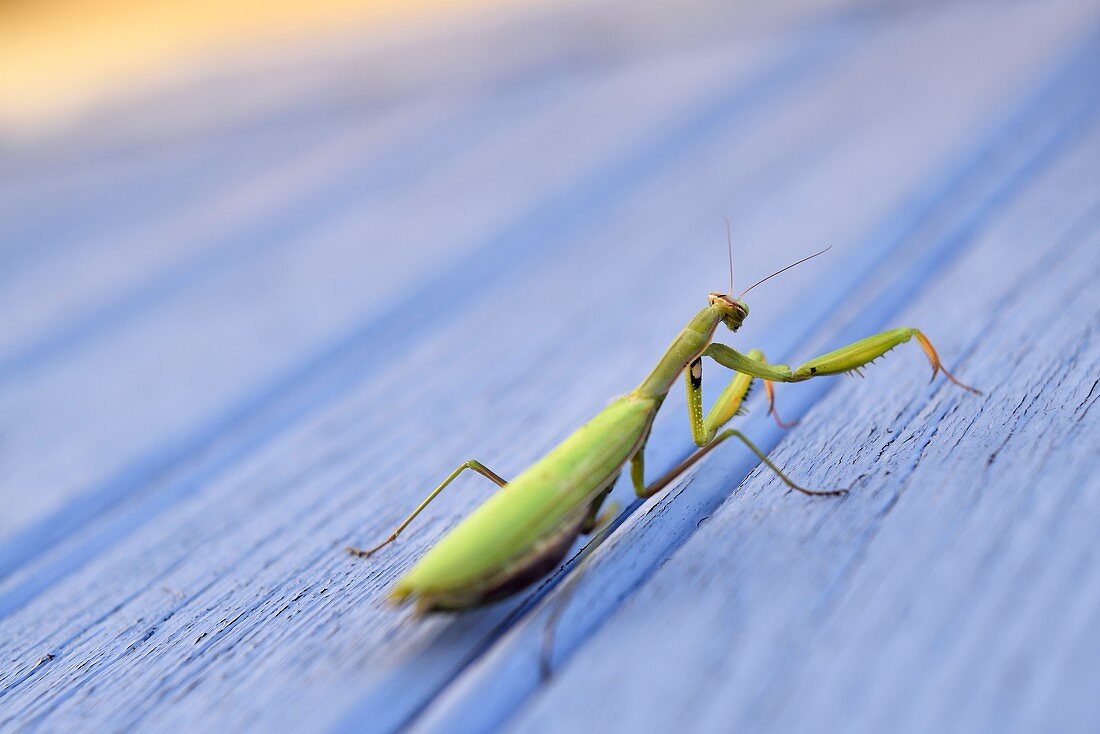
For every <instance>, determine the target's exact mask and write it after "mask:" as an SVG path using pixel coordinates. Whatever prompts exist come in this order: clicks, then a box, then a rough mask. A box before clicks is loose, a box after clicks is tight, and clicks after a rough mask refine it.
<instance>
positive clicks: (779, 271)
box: [737, 245, 833, 299]
mask: <svg viewBox="0 0 1100 734" xmlns="http://www.w3.org/2000/svg"><path fill="white" fill-rule="evenodd" d="M831 249H833V246H832V245H829V246H828V247H826V248H825V249H824V250H822V251H821V252H815V253H814V254H812V255H810V256H809V257H804V258H802V259H801V260H799V261H798V262H793V263H791V264H790V265H788V266H787V267H785V268H780V269H779V270H776V271H775V272H774V273H772V274H771V275H769V276H768V277H767V278H761V279H760V280H758V281H756V282H755V283H753V284H752V285H750V286H749V287H748V288H746V289H745V290H744V292H743V293H741V295H739V296H738V297H737V298H738V299H741V298H744V297H745V293H748V292H749V291H751V290H752V289H753V288H755V287H756V286H758V285H760V284H761V283H764V282H766V281H769V280H771V279H772V278H774V277H775V276H777V275H779V274H780V273H785V272H787V271H788V270H790V269H791V268H793V267H794V266H795V265H801V264H802V263H804V262H806V261H807V260H813V259H814V258H815V257H817V256H818V255H824V254H825V253H826V252H828V251H829V250H831Z"/></svg>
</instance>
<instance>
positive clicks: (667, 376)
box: [635, 302, 723, 398]
mask: <svg viewBox="0 0 1100 734" xmlns="http://www.w3.org/2000/svg"><path fill="white" fill-rule="evenodd" d="M722 318H723V312H722V308H721V307H720V306H718V305H716V304H715V303H713V302H712V303H711V304H710V305H708V306H707V307H706V308H704V309H703V310H702V311H700V312H699V313H697V314H695V317H694V318H692V319H691V321H689V322H688V324H687V326H685V327H684V328H683V330H681V331H680V333H679V334H677V335H676V338H675V339H673V340H672V344H670V345H669V347H668V351H666V352H665V354H664V356H663V357H661V360H660V361H659V362H657V366H656V367H654V368H653V371H652V372H650V373H649V377H647V378H645V381H644V382H642V384H641V385H639V386H638V388H637V390H635V392H636V393H637V394H639V395H645V396H646V397H660V398H663V397H664V396H665V395H667V394H668V391H669V390H670V389H671V388H672V385H673V383H675V382H676V380H678V379H679V377H680V373H681V372H683V371H684V368H685V367H686V366H688V365H689V364H691V363H692V362H693V361H694V360H695V358H696V357H698V356H699V355H700V354H702V353H703V350H705V349H706V348H707V345H708V344H710V340H711V339H712V338H714V330H715V329H717V328H718V324H719V323H720V322H721V321H722Z"/></svg>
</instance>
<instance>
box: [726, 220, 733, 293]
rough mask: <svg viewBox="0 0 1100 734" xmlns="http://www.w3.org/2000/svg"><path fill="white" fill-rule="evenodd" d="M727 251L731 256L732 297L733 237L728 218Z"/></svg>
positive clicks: (731, 284)
mask: <svg viewBox="0 0 1100 734" xmlns="http://www.w3.org/2000/svg"><path fill="white" fill-rule="evenodd" d="M725 219H726V250H727V251H728V252H729V256H730V295H731V296H732V295H733V235H732V234H730V218H729V217H726V218H725Z"/></svg>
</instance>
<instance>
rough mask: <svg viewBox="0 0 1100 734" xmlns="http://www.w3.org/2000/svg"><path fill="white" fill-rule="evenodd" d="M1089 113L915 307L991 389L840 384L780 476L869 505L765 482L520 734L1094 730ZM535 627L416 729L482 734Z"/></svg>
mask: <svg viewBox="0 0 1100 734" xmlns="http://www.w3.org/2000/svg"><path fill="white" fill-rule="evenodd" d="M1097 52H1098V51H1097V50H1096V49H1095V48H1094V54H1095V53H1097ZM1090 58H1091V59H1092V61H1091V62H1090V65H1091V64H1094V63H1095V58H1096V57H1095V55H1094V56H1092V57H1090ZM1092 107H1093V113H1092V118H1091V125H1090V126H1089V128H1088V129H1087V134H1086V135H1082V134H1081V133H1080V132H1077V133H1075V134H1073V135H1071V136H1069V137H1068V139H1067V140H1066V143H1065V144H1063V145H1062V146H1060V147H1059V148H1058V149H1057V154H1056V157H1054V159H1053V160H1050V159H1049V158H1048V161H1047V163H1046V164H1045V165H1044V166H1043V169H1041V170H1040V171H1038V172H1037V175H1035V174H1034V173H1033V175H1032V176H1030V177H1029V178H1028V179H1027V180H1026V182H1025V183H1024V186H1023V189H1022V191H1019V192H1018V193H1016V194H1014V195H1013V196H1011V197H1009V198H1008V199H1006V200H1005V201H1004V203H1003V204H1002V205H1000V206H998V207H996V208H995V210H994V211H993V212H992V216H988V217H984V218H983V221H982V223H981V225H980V226H979V227H977V228H975V230H974V235H973V236H971V237H968V238H966V240H965V241H964V242H962V243H961V245H962V246H963V247H965V249H966V254H965V255H964V256H963V257H962V258H961V259H960V260H959V261H958V262H957V263H956V264H954V265H952V266H951V267H950V268H949V269H948V271H947V272H946V273H944V274H943V275H942V276H938V277H936V278H935V279H934V280H933V281H932V283H930V286H929V287H928V288H926V289H924V290H923V291H922V292H921V294H920V296H919V298H917V299H916V301H915V302H913V303H910V304H909V305H908V306H907V307H906V308H905V311H904V313H903V314H901V315H899V318H898V321H897V323H912V324H927V328H928V330H929V331H930V332H931V333H933V334H935V336H936V337H937V342H938V344H939V346H940V349H941V350H942V351H944V352H946V353H948V354H955V355H958V359H957V363H958V364H960V365H961V367H960V371H961V372H963V373H964V374H965V375H966V376H967V377H972V378H973V379H974V380H976V381H978V382H980V383H981V385H982V386H983V387H984V388H986V389H987V390H988V391H989V395H988V397H986V398H985V399H983V400H980V401H975V400H972V399H969V398H968V397H967V396H966V395H964V394H963V393H961V392H960V391H956V390H954V389H953V388H951V387H950V386H949V385H946V384H944V383H942V382H941V383H939V384H937V385H934V386H932V387H930V388H922V386H921V378H922V376H921V375H920V374H919V371H917V370H914V369H913V366H912V364H911V362H912V361H913V359H914V357H915V355H913V354H906V355H903V354H897V355H893V356H891V358H890V359H889V360H887V361H886V362H884V363H882V364H880V365H877V366H876V368H875V370H873V371H868V373H867V379H866V381H858V380H857V381H846V380H841V381H839V383H840V384H838V385H836V387H834V388H833V389H831V390H829V391H828V393H827V394H826V395H825V398H824V400H822V401H821V402H820V403H818V404H816V405H814V406H813V408H812V409H811V410H810V411H809V412H808V414H807V415H806V416H805V417H804V419H803V421H802V424H801V425H800V426H799V428H798V429H796V430H795V431H793V432H791V433H790V434H789V435H788V436H787V438H786V439H785V440H783V441H782V442H780V443H779V445H778V447H777V449H776V451H775V452H774V454H773V458H774V459H776V460H777V461H778V462H779V463H780V464H781V465H783V466H786V467H787V468H788V469H789V470H790V471H791V472H792V473H793V474H795V475H797V476H800V477H813V478H814V484H815V486H834V485H837V484H844V483H848V482H852V481H853V480H855V481H854V486H853V492H852V494H850V495H849V496H848V497H847V498H845V499H844V500H842V501H840V502H816V501H807V500H805V498H802V497H800V496H797V495H791V494H786V495H784V493H783V488H782V485H780V484H779V482H778V481H777V480H775V478H774V477H773V476H771V475H770V473H769V472H767V471H766V470H764V471H760V470H759V469H757V470H756V471H755V472H754V473H753V474H752V475H751V476H750V477H749V479H748V480H747V481H746V482H745V483H744V484H743V485H742V486H741V488H740V490H739V491H738V492H736V493H735V494H734V495H733V496H731V497H730V498H729V499H728V500H727V501H726V502H724V503H723V504H722V506H721V507H720V508H719V509H717V511H715V512H714V513H713V514H712V515H710V516H709V517H708V518H707V519H706V521H705V522H704V523H702V525H701V529H700V531H699V532H698V533H695V534H694V535H693V536H692V537H691V538H690V540H689V541H688V542H687V543H686V544H685V545H684V546H683V548H681V549H680V550H679V551H678V552H677V553H675V554H674V555H673V556H672V558H671V559H670V560H669V561H668V562H667V563H666V564H664V565H663V566H662V567H661V568H660V569H659V570H658V571H657V573H655V574H654V575H653V576H652V578H650V579H649V580H648V581H646V582H645V583H644V585H643V586H642V587H641V588H640V589H638V590H637V592H636V593H634V594H633V595H632V596H631V597H630V598H629V599H628V600H627V601H626V603H625V604H623V606H622V607H621V608H619V609H616V610H615V611H614V612H613V613H612V614H611V615H609V617H608V618H607V619H606V622H604V623H603V625H602V626H601V628H600V629H599V631H598V632H597V633H595V634H594V635H593V636H592V637H591V638H589V639H586V640H585V641H584V643H583V644H582V645H580V646H579V648H578V650H577V652H576V654H575V655H572V656H567V662H565V663H564V664H563V665H562V667H561V669H559V671H558V673H557V675H556V677H555V679H554V680H553V681H552V682H551V683H550V684H549V685H548V686H545V687H544V688H543V689H542V690H540V691H539V692H538V694H537V695H536V696H534V697H533V698H532V700H531V702H530V704H529V705H528V706H527V707H526V708H524V709H522V711H521V712H520V713H519V715H518V716H517V717H516V718H515V719H514V720H512V721H511V722H510V724H511V725H510V727H509V730H512V731H523V732H531V731H558V730H562V729H565V730H595V731H599V730H603V729H605V728H615V729H619V728H623V729H629V730H642V731H666V730H670V729H684V730H698V731H729V730H753V731H755V730H763V731H775V730H779V731H804V730H809V729H815V730H816V729H823V730H828V731H832V730H843V731H883V730H888V731H930V730H936V731H944V730H946V731H1035V730H1046V729H1048V728H1053V729H1056V730H1058V731H1081V732H1085V731H1092V730H1093V729H1094V728H1095V724H1096V722H1097V720H1100V708H1098V707H1097V704H1096V698H1095V695H1094V686H1093V681H1094V680H1095V675H1096V663H1095V661H1096V659H1097V657H1096V653H1097V651H1098V650H1100V636H1098V635H1097V634H1096V632H1095V620H1096V616H1097V614H1098V613H1100V598H1098V596H1097V594H1096V593H1094V589H1095V588H1097V579H1096V578H1095V576H1096V573H1095V572H1094V571H1093V568H1094V567H1095V565H1096V564H1095V563H1093V562H1091V561H1092V560H1093V559H1094V558H1095V556H1096V552H1095V551H1094V550H1093V548H1092V546H1093V543H1092V542H1091V537H1092V535H1093V531H1092V528H1093V526H1094V525H1095V518H1096V517H1097V514H1096V513H1097V507H1096V505H1097V498H1098V496H1100V495H1098V492H1100V482H1098V481H1097V479H1096V476H1097V467H1098V464H1100V461H1098V453H1097V442H1096V427H1097V416H1096V414H1095V412H1094V411H1092V410H1091V407H1092V406H1093V404H1094V403H1095V401H1096V400H1097V398H1098V397H1100V388H1098V387H1097V376H1098V375H1100V323H1098V321H1097V318H1096V315H1097V314H1098V313H1100V292H1098V291H1097V290H1096V289H1095V288H1093V287H1091V284H1093V283H1095V282H1096V279H1097V278H1098V277H1100V186H1098V185H1097V184H1098V182H1097V180H1096V177H1095V175H1094V172H1095V170H1096V166H1097V164H1098V163H1100V119H1098V118H1097V110H1096V109H1095V108H1096V100H1095V99H1094V100H1093V103H1092ZM864 305H865V304H864ZM872 307H873V302H872ZM819 347H820V345H819ZM800 351H801V350H800ZM795 389H796V388H794V387H792V388H789V389H788V390H786V391H784V396H786V394H787V393H788V392H794V391H795ZM721 464H724V465H721ZM729 476H730V462H728V461H726V462H719V461H718V460H716V461H715V462H714V464H713V465H707V466H705V467H704V468H703V469H701V470H700V471H699V473H698V474H697V475H696V476H694V477H692V478H690V479H688V480H687V481H686V482H685V483H684V486H682V487H680V488H678V489H674V490H672V491H671V492H670V495H672V496H670V497H666V498H664V499H662V500H658V501H657V502H655V503H653V504H652V506H650V507H648V508H646V511H645V512H644V513H643V514H641V515H640V516H638V517H635V518H631V520H630V521H629V522H628V523H627V527H626V528H622V529H621V530H620V532H622V531H627V533H625V534H624V535H622V536H618V535H617V536H613V538H612V540H611V542H610V543H609V544H608V546H605V547H604V548H601V549H600V552H599V553H598V554H597V556H596V557H597V558H598V559H599V561H598V562H597V563H595V564H594V565H593V567H592V568H591V569H590V570H589V571H588V572H586V575H585V577H584V578H583V580H582V581H581V589H580V591H579V593H578V594H577V598H576V600H575V602H573V606H575V610H574V609H572V608H571V610H570V612H567V614H566V616H565V619H564V621H563V627H564V630H563V631H564V632H566V639H567V640H568V635H569V634H570V632H571V633H572V634H576V630H575V628H574V629H573V630H572V631H571V630H570V627H571V625H580V624H583V623H579V622H577V621H576V619H574V620H572V621H571V620H570V616H571V615H574V616H575V617H580V618H583V617H585V616H587V615H590V614H591V610H590V609H586V608H585V607H586V606H588V607H591V606H592V604H593V601H594V597H595V598H596V604H597V605H598V604H599V601H598V597H600V596H601V595H602V594H604V593H606V589H607V588H608V587H609V586H614V585H615V582H614V581H613V580H612V579H610V578H609V577H608V574H615V573H619V572H621V571H622V569H623V567H624V566H629V565H631V564H632V562H631V561H630V560H629V559H627V558H624V556H629V555H631V554H633V553H636V552H637V551H638V549H639V546H640V545H641V544H642V543H645V542H646V541H647V540H650V539H651V538H652V536H653V535H654V534H655V533H654V532H653V530H652V529H651V528H652V525H654V524H658V523H665V522H667V521H668V520H669V515H672V514H673V513H674V512H675V509H674V508H670V507H669V505H668V503H669V502H671V501H673V499H675V500H676V501H678V502H683V501H684V500H686V499H688V498H690V497H691V496H692V495H694V494H696V493H698V492H700V491H703V492H706V491H708V489H709V488H710V487H713V486H716V485H717V486H721V484H722V483H723V482H725V481H728V479H729ZM734 476H737V474H736V473H735V474H734ZM681 493H682V496H679V495H680V494H681ZM633 563H635V564H636V561H634V562H633ZM549 601H551V600H548V602H549ZM541 621H542V620H541V615H532V616H531V617H529V618H528V619H527V620H525V622H524V624H523V625H521V626H519V627H517V628H516V629H513V630H512V631H511V632H510V633H509V635H507V636H506V637H505V638H504V639H503V640H502V644H500V645H498V646H497V647H496V648H495V649H494V651H493V652H492V654H491V655H489V656H487V658H485V659H484V660H483V661H481V663H479V665H478V666H476V668H475V669H474V670H473V671H472V672H471V674H470V678H469V679H467V680H460V681H459V683H458V684H457V685H456V686H455V687H454V688H452V690H451V691H450V692H449V693H448V695H447V696H446V697H444V700H442V701H440V702H439V704H437V705H438V709H437V710H435V711H432V712H430V713H429V715H428V716H427V717H426V718H425V720H424V721H423V722H421V723H422V726H421V729H430V730H433V731H441V730H445V731H474V730H481V729H482V728H483V727H485V726H486V724H487V722H488V721H491V720H492V719H491V716H492V714H493V713H497V712H499V709H500V703H499V702H498V701H495V700H494V696H493V694H492V693H489V690H490V689H489V688H488V686H489V685H490V684H491V683H500V682H502V681H506V680H513V681H514V680H515V679H516V678H520V679H525V678H530V676H531V674H532V672H533V671H534V670H535V666H536V664H537V655H538V643H539V641H540V640H541V630H540V627H539V625H540V624H541ZM558 637H559V639H560V638H561V637H562V634H561V633H559V635H558ZM570 644H572V645H577V643H576V642H575V641H571V642H570ZM634 671H641V672H637V673H636V672H634ZM498 695H499V694H498ZM448 699H449V700H448ZM475 701H476V707H479V708H480V709H482V710H487V711H489V712H490V714H489V716H481V717H479V716H477V714H476V713H475V705H474V703H475ZM498 720H499V719H498ZM418 730H419V729H418Z"/></svg>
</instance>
